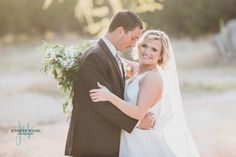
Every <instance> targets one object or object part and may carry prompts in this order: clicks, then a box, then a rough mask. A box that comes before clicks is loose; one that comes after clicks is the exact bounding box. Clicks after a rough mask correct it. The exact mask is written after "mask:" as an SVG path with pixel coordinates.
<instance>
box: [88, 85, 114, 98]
mask: <svg viewBox="0 0 236 157" xmlns="http://www.w3.org/2000/svg"><path fill="white" fill-rule="evenodd" d="M97 85H98V87H99V88H97V89H91V90H90V91H89V93H90V98H91V99H92V101H93V102H100V101H110V97H111V94H112V93H111V92H110V91H109V90H108V89H107V88H106V87H105V86H103V85H101V84H100V83H99V82H98V83H97Z"/></svg>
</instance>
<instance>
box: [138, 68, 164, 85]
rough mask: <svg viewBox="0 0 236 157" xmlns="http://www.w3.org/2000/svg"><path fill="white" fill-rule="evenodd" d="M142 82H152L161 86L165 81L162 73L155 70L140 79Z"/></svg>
mask: <svg viewBox="0 0 236 157" xmlns="http://www.w3.org/2000/svg"><path fill="white" fill-rule="evenodd" d="M140 83H141V84H151V85H153V86H160V85H162V83H163V80H162V76H161V74H160V73H159V72H158V71H157V70H155V71H149V72H147V74H146V75H145V76H144V77H143V79H142V80H141V81H140Z"/></svg>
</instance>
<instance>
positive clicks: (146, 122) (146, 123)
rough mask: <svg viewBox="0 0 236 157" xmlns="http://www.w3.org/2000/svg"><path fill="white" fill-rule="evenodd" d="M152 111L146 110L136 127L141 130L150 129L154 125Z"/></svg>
mask: <svg viewBox="0 0 236 157" xmlns="http://www.w3.org/2000/svg"><path fill="white" fill-rule="evenodd" d="M154 116H155V115H154V113H151V112H148V113H147V114H146V115H145V116H144V118H143V119H142V120H141V121H139V124H138V126H137V128H139V129H142V130H150V129H152V128H153V127H154V125H155V117H154Z"/></svg>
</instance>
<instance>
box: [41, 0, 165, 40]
mask: <svg viewBox="0 0 236 157" xmlns="http://www.w3.org/2000/svg"><path fill="white" fill-rule="evenodd" d="M57 1H59V2H61V3H62V2H63V0H57ZM161 1H164V0H159V1H155V0H77V5H76V6H75V16H76V17H77V18H78V20H79V21H80V22H81V23H84V24H85V25H86V27H85V31H86V32H88V33H89V34H92V35H95V34H98V36H99V35H100V34H101V33H103V32H104V31H105V30H106V26H107V24H108V22H109V19H110V17H111V16H112V15H113V14H114V13H115V12H117V11H119V10H122V9H127V10H132V11H134V12H136V13H144V12H153V11H155V10H161V9H162V8H163V6H162V4H161V3H160V2H161ZM52 2H53V0H45V1H44V5H43V8H44V9H47V8H49V6H50V5H51V4H52Z"/></svg>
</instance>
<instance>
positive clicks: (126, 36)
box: [117, 27, 142, 52]
mask: <svg viewBox="0 0 236 157" xmlns="http://www.w3.org/2000/svg"><path fill="white" fill-rule="evenodd" d="M141 33H142V30H141V29H139V28H138V27H136V28H134V29H133V30H131V31H128V32H125V31H124V30H123V31H122V32H121V33H120V35H119V39H118V45H117V48H118V50H119V51H120V52H124V51H126V50H127V49H129V48H132V47H134V46H135V44H136V42H137V40H138V39H139V37H140V34H141Z"/></svg>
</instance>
